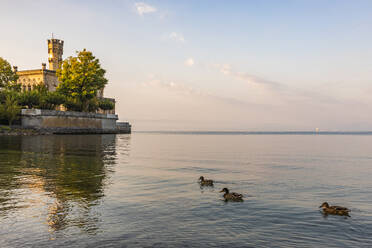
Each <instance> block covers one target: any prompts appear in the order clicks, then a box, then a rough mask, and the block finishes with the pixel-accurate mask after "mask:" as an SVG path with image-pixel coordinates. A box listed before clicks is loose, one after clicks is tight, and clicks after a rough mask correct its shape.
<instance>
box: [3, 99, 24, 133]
mask: <svg viewBox="0 0 372 248" xmlns="http://www.w3.org/2000/svg"><path fill="white" fill-rule="evenodd" d="M20 110H21V107H20V106H19V105H18V101H17V95H16V94H15V93H13V92H10V93H8V94H7V95H6V99H5V102H4V103H3V104H1V105H0V118H4V119H6V120H8V123H9V126H11V125H12V123H13V121H14V120H16V119H17V118H18V115H19V113H20Z"/></svg>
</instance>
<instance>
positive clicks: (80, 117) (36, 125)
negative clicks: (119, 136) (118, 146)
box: [21, 109, 118, 133]
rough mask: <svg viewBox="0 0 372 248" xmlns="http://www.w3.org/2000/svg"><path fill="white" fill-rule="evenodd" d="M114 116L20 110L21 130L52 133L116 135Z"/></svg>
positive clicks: (116, 117)
mask: <svg viewBox="0 0 372 248" xmlns="http://www.w3.org/2000/svg"><path fill="white" fill-rule="evenodd" d="M117 120H118V116H117V115H115V114H98V113H86V112H72V111H56V110H41V109H22V115H21V121H22V127H23V128H31V129H38V130H45V131H49V132H52V133H118V128H117V126H116V121H117Z"/></svg>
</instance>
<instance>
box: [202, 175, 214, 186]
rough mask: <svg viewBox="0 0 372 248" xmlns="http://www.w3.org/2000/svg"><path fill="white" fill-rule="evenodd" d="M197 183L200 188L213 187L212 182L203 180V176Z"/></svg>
mask: <svg viewBox="0 0 372 248" xmlns="http://www.w3.org/2000/svg"><path fill="white" fill-rule="evenodd" d="M199 183H200V185H201V186H213V180H210V179H204V177H203V176H201V177H200V178H199Z"/></svg>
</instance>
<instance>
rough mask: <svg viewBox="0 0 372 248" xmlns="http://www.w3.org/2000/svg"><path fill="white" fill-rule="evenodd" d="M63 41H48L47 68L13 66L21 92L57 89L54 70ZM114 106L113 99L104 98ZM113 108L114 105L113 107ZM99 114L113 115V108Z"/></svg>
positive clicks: (61, 60)
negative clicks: (37, 88) (43, 87)
mask: <svg viewBox="0 0 372 248" xmlns="http://www.w3.org/2000/svg"><path fill="white" fill-rule="evenodd" d="M62 55H63V40H59V39H54V38H52V39H48V62H49V68H48V69H47V68H46V64H45V63H42V64H41V69H34V70H22V71H18V67H17V66H14V68H13V69H14V71H15V72H16V73H17V75H18V76H19V78H18V81H17V82H18V83H19V84H21V87H22V91H31V90H33V89H34V87H35V86H37V85H45V87H46V88H47V89H48V90H49V91H55V90H56V89H57V86H58V84H59V83H60V82H59V81H58V77H57V75H56V70H57V69H59V68H60V67H61V65H62V62H63V59H62ZM103 91H104V90H103V89H102V90H101V91H99V92H98V94H97V96H98V97H99V98H104V97H103ZM106 99H109V100H110V101H111V102H113V103H114V104H115V99H113V98H106ZM114 106H115V105H114ZM98 112H99V113H105V114H115V108H114V109H113V110H106V111H103V110H99V111H98Z"/></svg>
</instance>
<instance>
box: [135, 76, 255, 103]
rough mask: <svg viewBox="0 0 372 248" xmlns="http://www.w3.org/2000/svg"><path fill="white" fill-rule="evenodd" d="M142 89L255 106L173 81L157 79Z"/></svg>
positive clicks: (144, 84) (145, 84)
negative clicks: (154, 89)
mask: <svg viewBox="0 0 372 248" xmlns="http://www.w3.org/2000/svg"><path fill="white" fill-rule="evenodd" d="M142 87H146V88H162V89H166V90H168V91H170V92H173V93H176V94H179V95H184V96H190V97H200V98H203V99H214V100H217V101H219V102H224V103H228V104H233V105H240V106H247V105H255V104H254V103H251V102H246V101H242V100H240V99H237V98H232V97H224V96H218V95H215V94H212V93H210V92H207V91H204V90H200V89H195V88H193V87H191V86H188V85H186V84H184V83H179V82H174V81H163V80H159V79H152V80H150V81H148V82H145V83H142Z"/></svg>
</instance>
